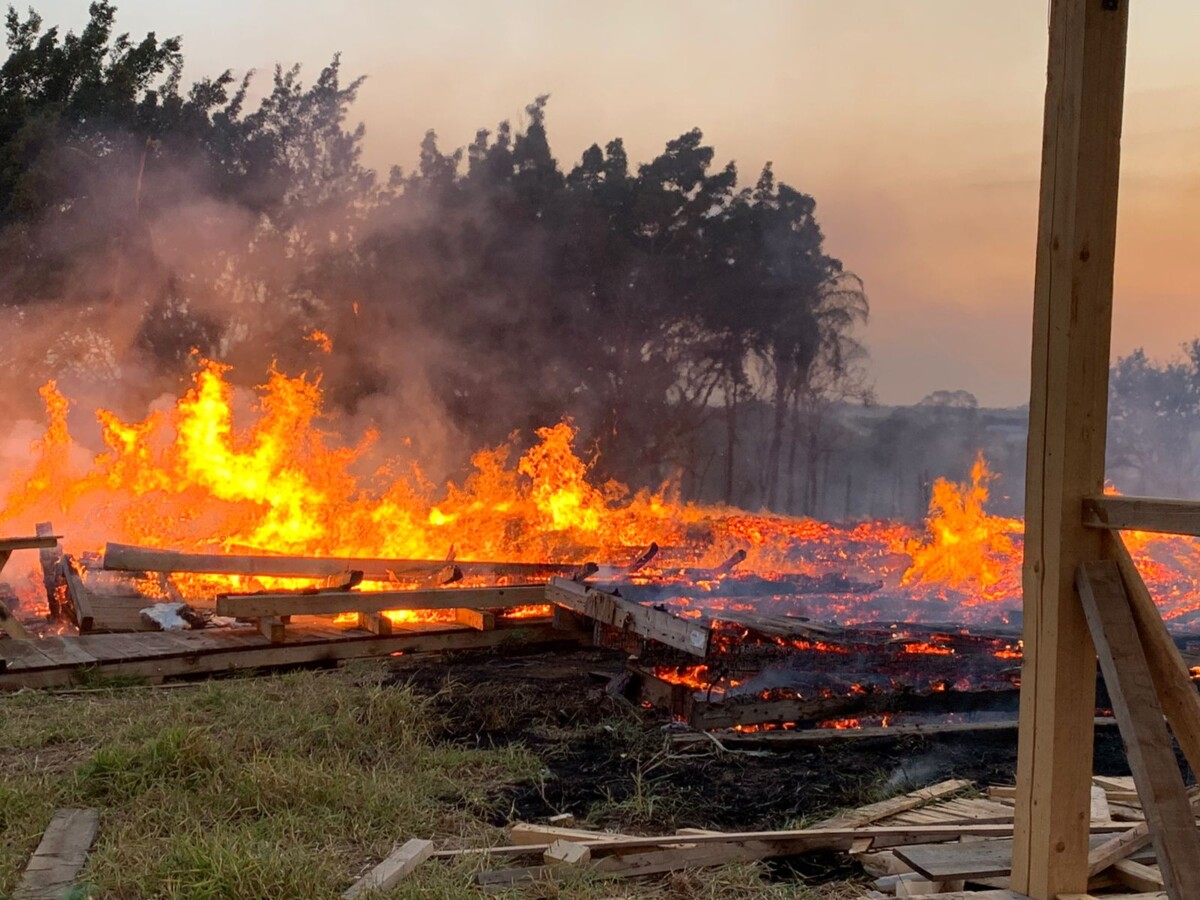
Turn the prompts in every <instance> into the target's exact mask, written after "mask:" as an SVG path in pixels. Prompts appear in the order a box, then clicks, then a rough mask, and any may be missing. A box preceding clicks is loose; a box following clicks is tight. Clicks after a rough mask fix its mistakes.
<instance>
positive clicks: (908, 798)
mask: <svg viewBox="0 0 1200 900" xmlns="http://www.w3.org/2000/svg"><path fill="white" fill-rule="evenodd" d="M969 787H971V782H970V781H967V780H966V779H963V778H951V779H950V780H948V781H941V782H938V783H937V784H933V785H930V786H929V787H924V788H921V789H919V790H916V791H910V792H909V793H907V794H902V795H900V796H899V797H892V798H890V799H888V800H881V801H880V802H878V803H869V804H867V805H866V806H860V807H858V808H857V809H852V810H848V811H847V812H842V813H838V814H837V815H835V816H830V817H829V818H828V819H822V820H821V821H820V822H818V823H817V824H816V825H815V826H813V827H814V828H855V827H857V826H859V825H870V824H871V823H872V822H878V821H879V820H880V819H886V818H887V817H888V816H894V815H896V814H897V813H902V812H905V811H907V810H910V809H916V808H917V807H919V806H924V805H925V804H927V803H930V802H932V801H934V800H940V799H941V798H942V797H949V796H950V795H951V794H957V793H959V792H961V791H965V790H966V789H967V788H969Z"/></svg>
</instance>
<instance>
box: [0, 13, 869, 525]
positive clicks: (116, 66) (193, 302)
mask: <svg viewBox="0 0 1200 900" xmlns="http://www.w3.org/2000/svg"><path fill="white" fill-rule="evenodd" d="M114 17H115V10H114V8H113V6H112V5H110V4H109V3H106V2H100V3H94V4H93V5H92V7H91V19H90V22H89V23H88V25H87V26H86V27H85V28H84V29H83V30H82V31H81V32H80V33H79V34H66V35H63V34H61V33H59V31H58V30H57V29H54V28H45V27H44V26H43V23H42V21H41V20H40V19H39V17H38V16H37V15H36V14H34V13H30V14H29V16H28V17H26V18H22V17H21V16H19V15H18V14H17V13H16V12H14V11H12V10H10V11H9V14H8V18H7V29H8V46H9V55H8V59H7V60H6V61H5V62H4V64H3V67H2V68H0V305H3V307H5V308H6V312H7V314H8V316H11V317H13V318H15V319H16V325H17V326H24V327H25V330H24V332H23V334H24V335H25V340H23V341H22V342H21V344H20V345H19V346H15V347H6V348H5V350H4V354H3V355H4V358H3V359H2V360H0V362H2V363H4V364H5V368H6V370H7V371H5V375H6V377H14V376H15V377H17V378H18V381H19V382H22V383H23V386H24V388H25V390H26V391H29V390H31V385H30V384H29V383H30V382H33V381H36V380H37V379H40V378H43V377H47V376H52V375H58V376H62V375H64V374H71V373H74V374H75V375H77V376H78V375H86V377H88V378H91V379H105V378H108V379H111V380H112V382H113V383H114V384H117V385H120V386H122V387H124V386H126V385H129V386H130V387H131V388H132V389H133V390H135V391H138V392H140V393H142V394H144V395H149V396H153V392H154V391H157V390H161V389H162V388H163V387H164V385H169V386H171V387H174V386H175V385H176V384H177V383H178V379H179V377H180V374H181V373H182V372H183V371H184V370H185V369H186V368H187V365H188V356H189V353H190V351H191V350H192V349H193V348H195V349H198V350H199V352H200V353H202V354H205V355H209V356H212V357H215V358H219V359H222V360H225V361H228V362H231V363H234V364H235V366H236V369H235V375H234V377H240V378H241V379H243V380H245V381H249V382H251V383H252V382H253V381H256V380H260V379H261V378H262V376H263V371H264V367H265V365H266V364H267V363H269V362H270V360H271V358H275V359H277V360H278V362H279V365H280V366H281V367H283V368H285V369H287V370H290V371H296V370H299V369H303V368H306V367H309V368H311V367H313V366H314V365H319V366H320V367H321V369H322V370H323V371H324V373H325V381H324V385H325V387H326V389H327V391H328V392H329V393H330V395H331V397H332V398H333V399H334V401H335V402H336V403H337V404H338V405H339V406H340V407H341V408H342V409H345V410H349V411H355V410H358V409H360V408H366V409H367V410H368V411H374V409H377V408H378V407H379V406H381V405H383V403H384V402H386V403H387V404H389V405H392V406H393V407H394V406H396V405H400V406H402V407H404V410H405V412H406V413H407V416H406V417H405V424H406V426H407V427H406V432H407V433H412V432H416V431H420V428H421V426H422V424H423V423H424V424H426V425H430V426H432V425H433V423H442V422H446V421H448V422H449V424H450V426H451V428H452V430H453V434H454V437H455V438H456V442H457V443H459V444H460V445H461V446H463V447H478V446H482V445H485V444H492V443H496V442H498V441H500V440H501V439H503V438H504V437H505V436H506V435H507V434H508V433H509V432H510V431H511V430H512V429H514V428H521V429H526V430H528V429H529V428H530V427H531V426H535V425H544V424H548V423H552V422H554V421H556V420H558V419H559V418H560V417H561V416H563V415H564V414H566V415H570V416H572V417H574V419H575V421H576V423H577V424H578V425H579V426H580V428H581V432H582V437H583V439H584V441H585V442H586V445H588V446H595V447H597V448H598V449H599V450H600V460H601V466H602V467H603V468H604V472H605V473H606V474H612V475H618V476H620V477H622V478H624V479H626V480H631V481H640V482H644V481H652V480H655V479H658V478H663V477H667V476H673V475H677V474H680V473H683V474H684V475H685V476H686V473H687V472H688V470H689V469H692V468H694V467H695V465H696V460H695V458H694V457H695V453H694V443H695V437H696V435H697V433H698V432H699V430H700V429H702V428H703V427H705V426H706V424H707V422H708V420H709V419H712V418H713V417H715V416H719V417H720V419H721V422H722V432H723V435H724V437H723V440H724V442H725V445H726V447H727V449H729V450H731V451H734V452H731V453H728V454H726V460H727V461H726V462H725V463H724V466H723V471H722V475H723V479H722V485H721V488H720V493H721V495H722V496H723V497H725V498H726V499H730V500H733V499H737V498H736V497H735V494H736V486H737V484H738V482H739V478H740V477H741V476H742V475H744V473H738V472H735V471H734V468H733V466H732V463H731V461H732V460H733V459H734V458H735V456H736V450H737V448H738V445H739V443H740V442H741V441H742V440H743V439H744V436H743V431H742V428H741V423H740V417H739V410H740V409H741V408H743V407H745V406H746V405H748V404H751V403H756V402H757V403H766V404H767V405H768V406H769V408H770V410H771V413H770V417H769V421H768V423H767V428H766V431H765V432H764V433H763V434H762V435H761V436H756V439H759V440H761V442H762V444H763V447H762V452H763V454H764V459H763V467H762V469H761V472H760V474H756V476H755V477H756V479H758V480H761V482H762V485H761V487H762V492H763V500H764V501H765V502H766V503H767V505H769V506H781V505H782V504H783V502H784V497H783V491H782V487H781V479H780V477H779V475H780V473H781V471H782V470H783V468H784V464H785V462H786V460H788V459H789V458H794V457H795V456H796V454H797V453H799V452H801V451H800V450H799V446H800V445H801V444H802V441H803V437H804V434H805V429H806V425H805V422H806V421H808V420H809V419H813V418H814V417H816V416H819V415H821V414H822V407H823V405H824V404H825V403H826V402H827V401H830V400H840V399H844V398H847V397H860V396H863V395H864V394H865V392H866V385H865V380H864V378H863V375H862V372H861V363H862V358H863V351H862V349H861V347H860V346H859V345H858V343H857V342H856V341H855V339H854V329H855V327H856V326H857V325H859V324H861V323H862V322H864V321H865V320H866V317H867V300H866V296H865V294H864V292H863V289H862V285H861V284H860V283H859V281H858V279H856V278H855V277H854V276H853V275H851V274H849V273H848V272H847V271H845V269H844V268H843V266H842V263H841V262H840V261H839V260H837V259H834V258H832V257H831V256H829V255H828V254H827V253H826V252H825V250H824V246H823V237H822V233H821V229H820V227H819V225H818V223H817V220H816V218H815V202H814V200H813V198H812V197H810V196H808V195H807V194H804V193H802V192H800V191H798V190H795V189H793V188H792V187H789V186H788V185H786V184H782V183H779V182H777V181H776V179H775V176H774V174H773V172H772V170H771V166H770V164H769V163H768V164H767V165H766V166H764V167H763V168H762V169H761V171H760V172H759V173H758V175H757V177H756V178H755V179H754V180H753V182H752V183H751V184H749V185H746V186H743V185H742V184H740V182H739V178H738V172H737V169H736V168H735V166H734V165H733V164H732V163H731V164H729V165H727V166H725V167H723V168H718V167H714V165H713V158H714V152H713V148H712V147H710V146H708V145H706V144H705V143H704V139H703V135H702V134H701V132H700V131H699V129H694V130H692V131H688V132H686V133H684V134H682V135H680V136H679V137H677V138H675V139H673V140H670V141H669V142H668V143H667V145H666V147H665V149H664V150H663V152H662V153H661V154H660V155H659V156H657V157H656V158H654V159H653V160H651V161H650V162H648V163H646V164H645V165H640V166H634V165H632V164H631V163H630V161H629V160H628V158H627V156H626V152H625V148H624V146H623V144H622V142H621V140H620V139H619V138H615V139H613V140H611V141H608V142H607V143H606V144H605V145H604V146H603V147H601V146H600V145H593V146H592V147H590V148H588V149H587V150H585V151H584V153H583V155H582V159H581V160H580V161H579V162H578V163H577V164H575V165H574V166H572V167H569V168H566V167H563V166H562V165H560V164H559V162H558V161H557V160H556V159H555V157H554V156H553V154H552V152H551V148H550V143H549V139H548V135H547V129H546V109H547V98H546V97H539V98H537V99H536V100H535V101H534V102H533V103H531V104H530V105H529V106H528V107H527V109H526V118H525V121H524V122H523V123H522V124H521V125H520V126H519V127H514V126H512V125H510V123H508V122H502V123H500V125H499V126H498V127H497V128H496V129H495V130H494V131H488V130H480V131H479V132H478V134H477V135H476V137H475V139H474V140H473V141H472V142H471V143H470V145H469V146H468V147H466V148H465V149H458V150H454V151H452V152H446V151H443V150H442V149H441V147H440V146H439V143H438V140H437V137H436V135H435V134H434V133H433V132H432V131H430V132H429V133H428V134H427V135H426V137H425V140H424V141H423V142H422V144H421V147H420V157H419V163H418V165H417V167H416V169H415V170H414V171H411V172H402V171H401V170H400V169H398V168H397V169H393V170H392V172H391V174H390V176H389V177H388V179H387V180H386V181H381V180H380V179H378V178H377V177H376V175H375V173H373V172H372V171H370V170H368V169H366V168H364V167H363V165H362V163H361V161H360V152H361V148H362V141H363V134H364V132H363V128H362V126H358V127H353V126H351V125H349V124H348V119H349V115H350V109H351V106H352V104H353V102H354V99H355V95H356V92H357V90H358V88H359V86H360V84H361V80H354V81H350V82H349V83H346V82H345V80H344V79H343V77H342V72H341V67H340V65H339V61H338V59H337V58H336V57H335V58H334V60H333V62H332V63H330V65H328V66H327V67H326V68H325V69H324V70H323V71H321V72H320V74H319V75H318V76H317V78H316V80H315V82H313V83H312V84H308V85H306V84H304V83H303V82H302V80H301V74H300V71H299V69H298V68H292V69H279V70H277V71H276V72H275V74H274V76H273V81H272V83H271V90H270V92H269V93H268V94H267V96H266V97H265V99H263V100H262V102H261V103H260V104H259V105H258V107H257V108H256V109H250V108H249V107H248V105H247V93H248V86H249V84H250V76H247V77H246V78H244V79H242V80H240V81H239V80H237V79H235V77H234V76H233V74H232V73H231V72H225V73H222V74H219V75H216V76H215V77H212V78H207V79H202V80H200V81H198V82H196V83H194V84H192V85H190V86H189V85H185V84H184V83H183V82H182V79H181V75H180V73H181V71H182V66H183V55H182V49H181V44H180V41H179V39H177V38H172V39H168V40H158V39H156V38H155V36H154V35H153V34H151V35H149V36H147V37H146V38H144V39H142V40H131V39H130V38H129V37H127V36H124V35H118V34H117V32H116V31H115V30H114ZM49 318H53V320H54V325H53V327H49V328H46V327H44V326H45V325H46V324H47V322H48V320H49ZM314 329H316V330H319V331H320V332H323V333H324V335H327V336H328V337H329V338H330V339H331V341H332V347H333V353H332V354H331V355H330V356H328V357H325V356H323V355H322V345H323V343H324V341H323V340H322V339H321V338H320V337H319V336H316V335H314V336H313V337H314V339H313V340H311V341H305V340H304V337H305V336H306V335H309V334H311V333H312V332H313V330H314ZM131 372H132V373H136V375H135V377H133V378H131V377H130V373H131ZM130 382H132V384H130Z"/></svg>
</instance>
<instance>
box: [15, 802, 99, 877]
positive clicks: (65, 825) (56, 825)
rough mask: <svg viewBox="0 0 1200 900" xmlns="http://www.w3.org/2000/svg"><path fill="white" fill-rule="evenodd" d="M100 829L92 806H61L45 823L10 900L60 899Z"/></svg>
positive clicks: (96, 813)
mask: <svg viewBox="0 0 1200 900" xmlns="http://www.w3.org/2000/svg"><path fill="white" fill-rule="evenodd" d="M99 829H100V813H99V812H97V811H96V810H94V809H60V810H58V812H56V813H55V814H54V817H53V818H52V819H51V820H50V824H49V825H47V826H46V831H45V833H44V834H43V835H42V840H41V843H39V844H38V847H37V850H35V851H34V853H33V856H32V857H31V858H30V860H29V865H28V866H26V868H25V874H24V875H22V876H21V881H20V883H19V884H18V885H17V889H16V892H15V893H14V894H13V900H63V898H65V897H66V896H67V895H68V894H69V892H70V890H71V887H72V885H74V883H75V878H76V877H77V876H78V875H79V872H80V870H81V869H82V868H83V866H84V863H85V862H87V854H88V850H90V849H91V846H92V841H94V840H95V839H96V832H97V831H99Z"/></svg>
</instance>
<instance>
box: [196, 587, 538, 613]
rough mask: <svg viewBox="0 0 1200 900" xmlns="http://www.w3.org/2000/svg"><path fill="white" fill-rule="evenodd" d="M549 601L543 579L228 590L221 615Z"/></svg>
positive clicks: (478, 606)
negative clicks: (396, 587) (395, 587)
mask: <svg viewBox="0 0 1200 900" xmlns="http://www.w3.org/2000/svg"><path fill="white" fill-rule="evenodd" d="M545 603H546V588H545V585H541V584H520V585H511V586H506V587H485V588H449V587H448V588H430V589H427V590H417V591H320V592H311V593H299V592H296V593H268V594H222V595H220V596H218V597H217V603H216V609H217V615H221V616H235V617H238V618H247V619H250V618H258V617H260V616H279V615H293V616H306V615H307V616H332V615H338V614H340V613H376V612H383V611H384V610H393V609H396V610H400V609H508V608H512V607H514V606H539V605H544V604H545Z"/></svg>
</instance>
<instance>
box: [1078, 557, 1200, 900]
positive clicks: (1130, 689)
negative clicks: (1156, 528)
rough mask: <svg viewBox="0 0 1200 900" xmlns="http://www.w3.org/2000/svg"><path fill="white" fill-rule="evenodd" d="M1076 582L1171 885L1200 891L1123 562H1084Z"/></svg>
mask: <svg viewBox="0 0 1200 900" xmlns="http://www.w3.org/2000/svg"><path fill="white" fill-rule="evenodd" d="M1076 587H1077V588H1078V590H1079V597H1080V600H1081V601H1082V603H1083V610H1084V614H1085V615H1086V616H1087V621H1088V627H1089V628H1090V629H1091V632H1092V639H1093V641H1094V642H1095V644H1096V653H1097V655H1098V656H1099V658H1100V669H1101V671H1102V672H1103V673H1104V683H1105V686H1106V687H1107V688H1108V695H1109V699H1110V701H1111V702H1112V706H1113V714H1114V715H1115V716H1116V719H1117V721H1118V722H1119V723H1120V727H1121V738H1122V740H1123V741H1124V743H1125V752H1126V756H1128V758H1129V768H1130V769H1131V770H1132V772H1133V780H1134V783H1135V784H1136V785H1137V789H1138V795H1139V796H1140V797H1141V798H1142V809H1143V810H1144V811H1145V813H1146V822H1147V824H1148V826H1149V830H1150V836H1151V838H1152V840H1153V842H1154V849H1155V852H1156V855H1157V856H1158V864H1159V868H1160V869H1161V870H1162V875H1163V882H1164V884H1165V886H1166V889H1167V893H1168V894H1169V895H1170V896H1171V897H1172V898H1175V900H1192V898H1195V897H1200V833H1198V832H1197V831H1196V822H1195V817H1194V815H1193V813H1192V809H1191V806H1189V804H1188V801H1187V794H1186V792H1185V789H1184V784H1183V778H1182V776H1181V775H1180V773H1179V767H1178V765H1177V763H1176V761H1175V750H1174V747H1173V745H1172V743H1171V736H1170V734H1169V733H1168V731H1167V726H1166V723H1165V722H1164V721H1163V712H1162V707H1161V705H1160V704H1159V701H1158V696H1157V693H1156V691H1155V688H1154V680H1153V677H1152V676H1151V674H1150V667H1149V664H1148V663H1147V662H1146V650H1145V649H1144V648H1143V646H1142V643H1141V641H1140V640H1139V639H1138V631H1137V627H1136V625H1135V623H1134V619H1133V612H1132V610H1131V609H1130V607H1129V601H1128V599H1127V597H1126V594H1125V587H1124V584H1123V582H1122V579H1121V572H1120V569H1119V568H1118V567H1117V564H1116V563H1115V562H1112V561H1111V560H1105V561H1103V562H1094V563H1084V564H1083V565H1082V566H1080V567H1079V572H1078V575H1077V577H1076Z"/></svg>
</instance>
